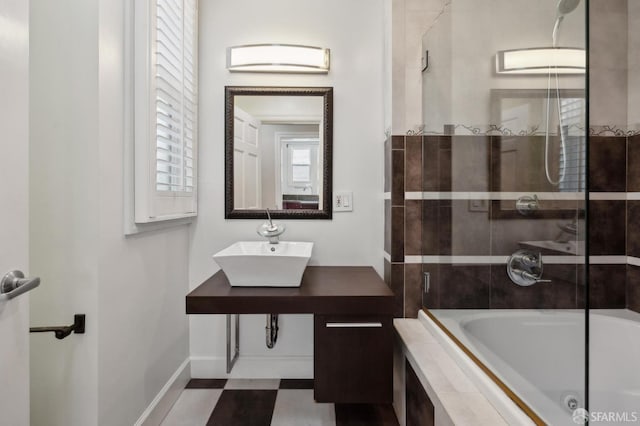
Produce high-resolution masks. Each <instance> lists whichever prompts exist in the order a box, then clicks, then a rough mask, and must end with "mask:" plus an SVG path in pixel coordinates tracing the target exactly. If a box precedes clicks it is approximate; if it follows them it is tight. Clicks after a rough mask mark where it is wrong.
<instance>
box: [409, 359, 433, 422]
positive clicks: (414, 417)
mask: <svg viewBox="0 0 640 426" xmlns="http://www.w3.org/2000/svg"><path fill="white" fill-rule="evenodd" d="M405 371H406V373H405V374H406V392H407V394H406V395H407V396H406V398H407V410H406V411H407V426H434V425H435V410H434V408H433V403H432V402H431V400H430V399H429V396H428V395H427V393H426V392H425V390H424V388H423V387H422V384H421V383H420V380H419V379H418V376H416V373H415V372H414V371H413V368H411V365H410V364H409V361H406V368H405Z"/></svg>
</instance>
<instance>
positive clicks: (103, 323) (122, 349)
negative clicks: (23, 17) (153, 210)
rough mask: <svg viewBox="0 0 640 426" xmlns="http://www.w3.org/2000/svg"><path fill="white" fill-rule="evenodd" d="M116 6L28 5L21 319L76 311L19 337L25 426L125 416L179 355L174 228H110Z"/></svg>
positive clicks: (118, 56) (119, 420)
mask: <svg viewBox="0 0 640 426" xmlns="http://www.w3.org/2000/svg"><path fill="white" fill-rule="evenodd" d="M127 3H128V2H127ZM124 4H125V1H124V0H121V1H113V0H91V1H89V0H63V1H58V2H55V4H52V3H51V2H48V1H42V0H32V6H31V10H32V17H31V29H32V38H31V39H32V46H31V106H32V109H31V146H30V148H31V164H30V169H31V170H30V171H31V188H30V199H31V203H32V206H33V208H32V209H31V216H30V226H31V230H30V243H31V255H30V257H31V265H32V267H31V271H32V272H33V274H35V275H40V276H41V277H42V279H43V283H42V285H41V286H40V288H39V289H38V291H36V292H33V293H32V294H33V295H32V298H31V300H32V310H31V311H32V323H33V324H38V325H55V324H67V323H70V322H71V321H72V320H73V314H74V313H86V314H87V332H86V334H85V335H82V336H80V335H71V336H69V337H68V338H67V339H65V340H63V341H58V340H56V339H54V338H53V336H52V335H50V334H49V335H44V334H41V335H33V336H32V337H31V342H32V347H33V350H32V360H31V361H32V362H31V366H32V371H33V374H32V424H33V425H47V426H50V425H52V426H56V425H60V426H63V425H64V426H67V425H72V426H75V425H77V426H85V425H96V424H100V425H130V424H133V423H134V422H136V420H138V418H139V417H140V416H141V414H142V413H143V411H144V410H145V409H146V408H147V407H148V406H149V404H150V403H151V402H152V401H153V399H154V398H155V397H156V395H157V394H158V393H159V392H160V390H161V389H162V387H163V386H164V385H165V383H167V381H168V380H169V378H170V377H171V376H172V374H174V372H176V370H177V369H178V368H179V366H181V365H182V363H183V362H184V361H185V360H186V359H187V358H188V356H189V354H188V322H187V316H186V315H185V313H184V296H185V294H186V293H187V291H188V260H187V259H188V255H189V238H188V235H189V234H188V229H187V227H186V226H182V227H175V228H171V229H168V230H164V231H156V232H153V233H145V234H140V235H137V236H134V237H127V238H125V237H124V232H123V229H124V224H123V212H124V199H125V194H124V188H125V183H124V182H123V175H124V139H123V137H124V134H125V129H124V115H123V110H124V82H123V76H124V68H123V60H124V52H123V47H124V26H123V25H124V21H123V19H124V13H123V10H124V9H123V7H124ZM71 46H72V48H71Z"/></svg>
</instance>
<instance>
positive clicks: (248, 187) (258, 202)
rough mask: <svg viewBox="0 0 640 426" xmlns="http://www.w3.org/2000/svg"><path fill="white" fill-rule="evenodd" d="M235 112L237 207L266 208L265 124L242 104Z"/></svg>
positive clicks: (234, 140)
mask: <svg viewBox="0 0 640 426" xmlns="http://www.w3.org/2000/svg"><path fill="white" fill-rule="evenodd" d="M233 115H234V117H233V186H234V191H235V192H234V194H233V198H234V200H233V204H234V206H233V207H234V208H235V209H259V208H262V180H261V174H262V156H261V155H260V149H261V147H260V126H261V123H260V120H258V119H256V118H255V117H253V116H252V115H250V114H248V113H247V112H245V111H243V110H241V109H240V108H238V107H235V110H234V113H233Z"/></svg>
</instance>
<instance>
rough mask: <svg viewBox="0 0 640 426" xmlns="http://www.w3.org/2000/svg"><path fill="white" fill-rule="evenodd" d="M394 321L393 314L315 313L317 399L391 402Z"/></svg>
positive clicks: (322, 400) (351, 401)
mask: <svg viewBox="0 0 640 426" xmlns="http://www.w3.org/2000/svg"><path fill="white" fill-rule="evenodd" d="M391 321H392V319H391V317H361V316H333V315H316V316H315V320H314V323H315V324H314V328H315V334H314V379H315V381H314V389H315V392H314V393H315V399H316V401H318V402H336V403H390V402H392V399H393V334H392V322H391Z"/></svg>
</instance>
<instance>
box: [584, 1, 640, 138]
mask: <svg viewBox="0 0 640 426" xmlns="http://www.w3.org/2000/svg"><path fill="white" fill-rule="evenodd" d="M629 3H633V1H632V2H629ZM589 14H590V16H589V26H590V28H589V41H590V44H589V50H590V51H591V53H592V54H591V55H590V56H589V72H590V76H589V78H590V82H589V84H590V91H589V119H590V125H591V126H592V127H593V126H602V125H610V126H620V127H621V128H625V127H626V125H627V120H628V118H629V117H628V114H627V99H628V95H629V94H630V92H629V90H628V89H629V87H628V86H627V84H628V82H630V81H632V80H629V81H628V79H627V73H628V62H627V60H628V59H632V57H631V56H629V57H628V53H627V52H628V46H629V45H628V42H627V38H628V36H629V35H631V34H632V33H634V32H637V28H632V27H631V26H629V31H630V32H629V31H627V23H628V22H629V20H628V19H630V17H629V18H628V17H627V0H592V1H591V2H590V3H589ZM629 77H631V78H632V79H633V77H632V76H631V75H629Z"/></svg>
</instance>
